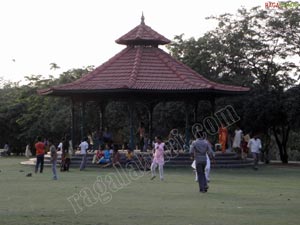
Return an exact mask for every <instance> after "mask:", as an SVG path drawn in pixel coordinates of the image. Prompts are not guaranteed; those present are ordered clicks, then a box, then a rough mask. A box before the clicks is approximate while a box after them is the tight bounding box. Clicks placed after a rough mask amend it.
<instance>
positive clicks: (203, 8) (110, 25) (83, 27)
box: [0, 0, 267, 83]
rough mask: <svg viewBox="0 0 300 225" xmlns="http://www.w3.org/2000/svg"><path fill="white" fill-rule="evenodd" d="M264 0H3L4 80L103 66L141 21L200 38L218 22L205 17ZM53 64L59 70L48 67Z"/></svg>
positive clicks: (0, 58)
mask: <svg viewBox="0 0 300 225" xmlns="http://www.w3.org/2000/svg"><path fill="white" fill-rule="evenodd" d="M265 2H267V1H264V0H228V1H224V0H212V1H210V0H206V1H203V0H185V1H183V0H1V1H0V29H1V32H0V79H2V80H5V81H8V80H9V81H12V82H18V81H21V83H22V82H24V77H25V76H31V75H40V74H41V75H43V77H45V78H47V77H49V75H54V76H55V77H57V76H58V74H61V73H62V72H64V71H67V70H69V69H72V68H82V67H86V66H89V65H94V66H96V67H97V66H99V65H101V64H102V63H104V62H106V61H107V60H109V59H110V58H111V57H113V56H114V55H115V54H117V53H118V52H119V51H121V50H122V49H123V48H125V46H124V45H119V44H116V43H115V40H116V39H118V38H119V37H121V36H122V35H124V34H125V33H127V32H128V31H130V30H131V29H133V28H134V27H136V26H137V25H139V24H140V21H141V15H142V12H143V13H144V16H145V23H146V25H148V26H150V27H151V28H152V29H154V30H155V31H157V32H158V33H160V34H162V35H163V36H165V37H166V38H168V39H170V40H173V39H174V36H176V35H180V34H182V33H183V34H184V38H190V37H194V38H196V39H197V38H199V37H200V36H201V35H203V34H204V33H205V32H207V31H208V30H211V29H213V28H214V27H215V26H216V23H215V22H213V21H210V20H206V19H205V18H206V17H208V16H211V15H221V14H223V13H235V12H236V11H237V10H238V9H239V8H240V7H242V6H243V7H246V8H251V7H254V6H261V7H263V8H264V5H265ZM50 63H56V64H57V65H58V66H59V67H60V69H58V70H56V71H53V70H50Z"/></svg>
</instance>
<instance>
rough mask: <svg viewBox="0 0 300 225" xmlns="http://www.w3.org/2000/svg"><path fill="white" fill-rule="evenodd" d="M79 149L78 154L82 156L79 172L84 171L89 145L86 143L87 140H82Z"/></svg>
mask: <svg viewBox="0 0 300 225" xmlns="http://www.w3.org/2000/svg"><path fill="white" fill-rule="evenodd" d="M79 148H80V154H81V155H82V160H81V164H80V170H84V168H85V166H86V157H87V150H88V148H89V144H88V143H87V138H84V139H83V141H82V142H81V143H80V145H79Z"/></svg>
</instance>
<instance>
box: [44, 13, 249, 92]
mask: <svg viewBox="0 0 300 225" xmlns="http://www.w3.org/2000/svg"><path fill="white" fill-rule="evenodd" d="M168 42H169V40H168V39H166V38H165V37H163V36H161V35H160V34H158V33H157V32H155V31H153V30H152V29H151V28H150V27H148V26H146V25H145V24H144V20H143V17H142V23H141V24H140V25H139V26H137V27H136V28H134V29H133V30H132V31H130V32H128V33H127V34H125V35H124V36H122V37H121V38H119V39H118V40H117V43H121V44H127V47H126V48H125V49H124V50H122V51H121V52H120V53H118V54H117V55H115V56H114V57H112V58H111V59H110V60H108V61H107V62H106V63H104V64H102V65H101V66H99V67H98V68H96V69H95V70H94V71H92V72H90V73H88V74H87V75H85V76H83V77H82V78H80V79H78V80H76V81H74V82H72V83H69V84H64V85H60V86H54V87H51V88H49V89H44V90H39V94H43V95H47V94H53V95H54V94H57V95H64V93H69V94H70V93H86V94H88V93H105V92H120V91H129V92H130V91H143V92H149V93H155V92H170V91H171V92H176V91H178V92H187V93H188V92H210V93H215V92H224V93H225V92H226V93H237V92H246V91H248V90H249V88H246V87H238V86H232V85H224V84H219V83H216V82H213V81H210V80H208V79H206V78H204V77H203V76H201V75H200V74H198V73H197V72H195V71H194V70H192V69H190V68H189V67H187V66H186V65H184V64H183V63H181V62H179V61H177V60H175V59H174V58H172V57H171V56H170V55H169V54H167V53H166V52H164V51H163V50H161V49H160V48H158V47H157V46H156V45H158V44H165V43H168Z"/></svg>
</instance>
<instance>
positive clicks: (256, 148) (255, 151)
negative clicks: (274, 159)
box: [248, 135, 262, 170]
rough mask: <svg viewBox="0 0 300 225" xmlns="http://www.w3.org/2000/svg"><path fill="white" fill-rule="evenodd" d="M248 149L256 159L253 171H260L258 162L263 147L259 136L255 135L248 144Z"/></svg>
mask: <svg viewBox="0 0 300 225" xmlns="http://www.w3.org/2000/svg"><path fill="white" fill-rule="evenodd" d="M248 148H249V149H250V151H251V153H252V156H253V159H254V162H253V163H254V164H253V169H254V170H257V169H258V160H259V153H260V151H261V148H262V145H261V141H260V139H259V138H258V136H257V135H255V136H254V137H253V138H251V139H250V140H249V142H248Z"/></svg>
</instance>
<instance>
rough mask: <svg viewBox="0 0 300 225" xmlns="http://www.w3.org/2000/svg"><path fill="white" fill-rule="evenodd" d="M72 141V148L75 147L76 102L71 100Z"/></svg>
mask: <svg viewBox="0 0 300 225" xmlns="http://www.w3.org/2000/svg"><path fill="white" fill-rule="evenodd" d="M71 141H72V146H75V145H74V143H75V101H74V99H71Z"/></svg>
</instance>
